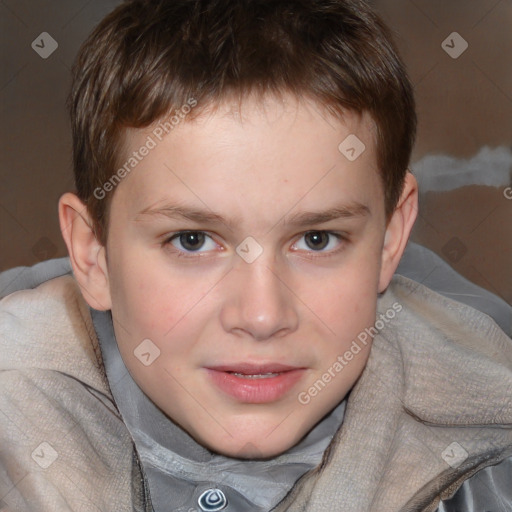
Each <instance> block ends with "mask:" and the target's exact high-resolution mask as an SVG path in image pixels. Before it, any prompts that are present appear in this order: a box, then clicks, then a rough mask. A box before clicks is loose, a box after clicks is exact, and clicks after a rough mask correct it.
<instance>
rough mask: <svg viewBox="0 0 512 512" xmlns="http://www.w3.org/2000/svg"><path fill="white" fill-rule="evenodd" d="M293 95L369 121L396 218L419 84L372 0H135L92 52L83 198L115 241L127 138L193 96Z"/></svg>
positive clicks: (82, 134)
mask: <svg viewBox="0 0 512 512" xmlns="http://www.w3.org/2000/svg"><path fill="white" fill-rule="evenodd" d="M254 92H256V93H261V94H267V93H274V94H282V93H292V94H294V95H295V96H296V97H298V98H300V97H308V98H311V99H313V100H315V101H316V102H318V103H319V104H321V105H323V106H324V107H326V108H327V109H328V110H329V111H331V112H332V113H334V114H342V113H343V111H344V110H347V109H348V110H350V111H354V112H357V113H363V112H368V113H369V114H370V115H371V117H372V119H373V121H374V122H375V125H376V128H377V133H376V139H377V164H378V168H379V172H380V175H381V177H382V182H383V186H384V195H385V205H386V214H387V215H388V216H389V215H390V214H391V213H392V212H393V210H394V208H395V206H396V204H397V201H398V199H399V197H400V193H401V191H402V187H403V183H404V177H405V174H406V172H407V166H408V165H409V159H410V154H411V150H412V145H413V142H414V136H415V131H416V114H415V109H414V98H413V93H412V86H411V84H410V82H409V80H408V78H407V74H406V72H405V69H404V66H403V64H402V62H401V60H400V58H399V57H398V54H397V51H396V49H395V47H394V44H393V42H392V38H391V35H390V32H389V30H388V28H387V27H386V26H385V25H384V24H383V23H382V21H381V20H380V19H379V17H378V16H377V15H376V14H375V13H374V12H373V10H372V9H371V8H370V7H369V6H368V5H367V4H366V3H365V2H363V1H361V0H128V1H125V2H124V3H122V4H121V5H120V6H119V7H117V8H116V9H115V10H114V11H113V12H112V13H110V14H109V15H108V16H107V17H106V18H105V19H104V20H103V21H102V22H101V23H100V25H99V26H98V27H97V28H96V29H95V30H94V31H93V33H92V34H91V35H90V36H89V38H88V39H87V41H86V42H85V43H84V44H83V46H82V48H81V49H80V52H79V54H78V56H77V59H76V61H75V65H74V68H73V85H72V90H71V94H70V100H69V104H70V112H71V122H72V129H73V162H74V172H75V181H76V188H77V194H78V196H79V198H80V199H81V200H82V201H83V202H84V203H85V204H86V205H87V207H88V210H89V213H90V214H91V216H92V218H93V221H94V228H95V231H96V235H97V237H98V239H99V240H100V241H101V242H102V243H103V244H105V242H106V235H107V227H108V212H109V203H110V199H111V196H112V194H109V195H108V196H107V197H105V199H102V198H98V197H97V193H96V194H95V190H98V187H102V186H103V185H104V184H105V182H107V181H108V180H109V179H110V178H111V177H112V176H113V174H114V172H115V171H116V168H117V166H118V165H120V164H119V159H120V155H121V153H122V147H123V140H124V137H123V136H124V131H125V129H126V128H128V127H133V128H144V127H147V126H150V125H152V124H153V123H155V122H158V121H159V120H161V119H163V118H164V117H165V116H166V115H169V113H170V112H171V111H172V110H173V109H179V108H180V107H181V106H182V105H185V104H187V102H190V98H194V101H195V102H197V107H196V108H195V110H196V111H198V110H200V109H201V107H205V106H208V105H212V104H216V103H219V102H220V101H222V100H223V99H226V97H228V96H233V95H235V96H238V97H239V98H243V97H245V96H246V95H247V94H249V93H254Z"/></svg>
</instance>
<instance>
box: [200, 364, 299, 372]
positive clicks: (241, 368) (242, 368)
mask: <svg viewBox="0 0 512 512" xmlns="http://www.w3.org/2000/svg"><path fill="white" fill-rule="evenodd" d="M208 369H209V370H215V371H217V372H234V373H242V374H244V375H264V374H265V373H282V372H289V371H291V370H299V369H301V367H299V366H290V365H286V364H278V363H265V364H251V363H233V364H222V365H216V366H209V367H208Z"/></svg>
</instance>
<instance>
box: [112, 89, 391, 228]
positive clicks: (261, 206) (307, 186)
mask: <svg viewBox="0 0 512 512" xmlns="http://www.w3.org/2000/svg"><path fill="white" fill-rule="evenodd" d="M171 117H172V115H171V116H170V117H169V118H168V119H163V120H161V121H160V122H159V123H156V124H155V125H153V126H151V127H149V128H146V129H129V130H127V132H126V138H125V152H124V155H123V157H122V158H121V160H123V159H124V162H122V163H121V166H122V165H123V164H126V162H128V161H129V160H130V159H131V160H132V163H134V162H133V160H134V159H135V160H137V162H136V166H135V167H134V168H133V169H130V172H129V173H126V177H125V178H123V180H122V182H121V183H120V184H119V185H118V187H117V190H116V193H115V195H114V200H113V203H117V204H118V205H121V206H122V207H123V208H128V209H130V210H131V213H133V212H134V211H141V210H142V209H144V208H147V207H150V206H153V205H157V204H158V203H165V202H166V201H184V202H193V203H194V204H202V206H206V207H207V208H208V209H211V210H215V211H222V210H229V209H231V214H233V215H234V214H235V213H236V214H237V215H238V216H243V215H244V214H246V215H247V214H250V213H254V214H257V215H261V216H268V217H269V221H271V218H272V220H275V217H276V215H277V216H278V215H279V214H280V213H282V212H283V211H290V210H291V209H293V208H294V207H299V206H301V207H304V208H309V209H311V208H315V207H317V206H319V203H326V202H332V203H334V202H339V201H344V202H346V203H351V202H352V203H355V202H357V203H368V204H370V205H372V207H373V208H377V209H380V208H381V207H382V208H383V204H384V203H383V189H382V185H381V181H380V178H379V175H378V172H377V163H376V152H375V128H374V123H373V121H372V120H371V118H370V116H368V115H367V114H363V115H357V114H355V113H352V112H346V113H345V114H344V115H343V116H342V117H334V116H333V115H330V114H328V113H326V111H325V109H321V108H320V107H319V105H318V104H316V103H314V102H312V101H304V100H303V101H298V100H296V99H295V98H291V97H287V98H286V97H285V98H281V99H278V98H273V97H267V98H266V99H265V100H264V101H263V100H257V99H254V98H253V99H250V98H249V99H247V100H245V101H243V102H242V103H236V102H226V103H223V104H220V105H216V106H215V108H211V109H205V110H203V111H201V112H200V113H199V114H198V115H194V116H193V117H192V116H191V118H190V119H187V118H186V115H182V116H181V117H179V119H178V116H176V115H175V118H174V119H173V121H174V123H170V122H169V121H170V120H171ZM176 119H178V122H176ZM166 123H167V124H166ZM171 126H172V128H171ZM167 131H168V133H167ZM145 147H146V148H149V149H144V148H145ZM142 153H144V155H142ZM128 167H129V166H128Z"/></svg>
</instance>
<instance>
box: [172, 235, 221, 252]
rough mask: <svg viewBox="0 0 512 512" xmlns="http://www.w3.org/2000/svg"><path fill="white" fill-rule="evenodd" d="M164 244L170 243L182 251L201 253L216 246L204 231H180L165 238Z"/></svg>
mask: <svg viewBox="0 0 512 512" xmlns="http://www.w3.org/2000/svg"><path fill="white" fill-rule="evenodd" d="M164 244H165V245H167V244H171V245H172V246H173V247H175V248H176V249H177V250H178V251H180V252H183V253H193V252H195V253H202V252H207V251H211V250H215V249H216V248H218V245H217V244H216V243H215V242H214V240H213V239H212V237H211V236H209V235H208V234H206V233H205V232H204V231H180V232H179V233H175V234H174V235H172V236H170V237H169V238H167V239H166V241H165V242H164ZM201 249H203V250H201Z"/></svg>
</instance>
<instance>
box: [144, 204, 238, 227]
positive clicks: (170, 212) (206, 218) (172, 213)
mask: <svg viewBox="0 0 512 512" xmlns="http://www.w3.org/2000/svg"><path fill="white" fill-rule="evenodd" d="M144 216H156V217H158V216H164V217H169V218H170V219H188V220H191V221H194V222H197V223H199V224H228V225H229V224H230V223H229V222H227V221H226V220H225V219H224V217H222V215H219V214H217V213H214V212H212V211H210V210H201V209H199V208H191V207H188V206H180V205H174V204H166V205H164V206H161V207H159V208H151V207H149V208H144V209H143V210H141V211H140V212H139V213H138V214H137V215H136V216H135V220H140V217H144Z"/></svg>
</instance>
